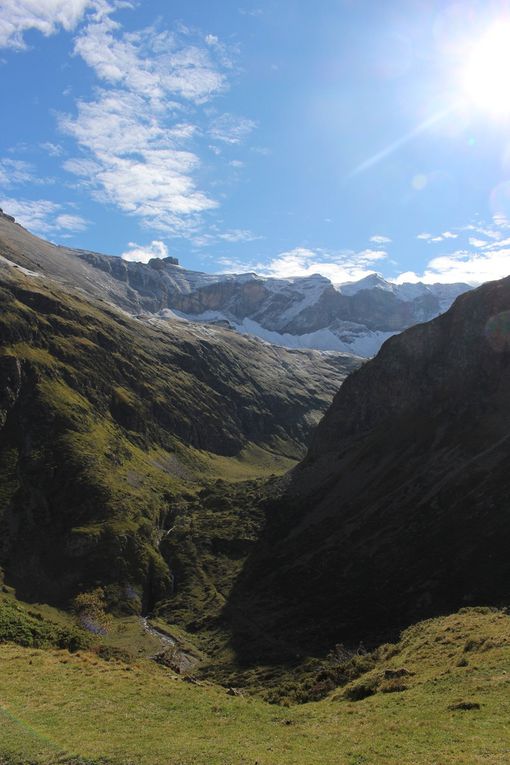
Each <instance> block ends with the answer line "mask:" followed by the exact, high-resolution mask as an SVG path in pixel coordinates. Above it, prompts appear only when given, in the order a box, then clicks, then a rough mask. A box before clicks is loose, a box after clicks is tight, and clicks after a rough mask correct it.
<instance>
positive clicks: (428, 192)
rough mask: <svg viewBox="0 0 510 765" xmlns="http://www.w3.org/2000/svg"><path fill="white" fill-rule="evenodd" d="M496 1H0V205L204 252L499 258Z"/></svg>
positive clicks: (430, 264)
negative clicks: (495, 54)
mask: <svg viewBox="0 0 510 765" xmlns="http://www.w3.org/2000/svg"><path fill="white" fill-rule="evenodd" d="M509 12H510V8H509V7H508V4H507V3H502V2H493V3H491V2H463V3H462V4H459V3H447V2H444V0H443V2H434V1H433V0H405V1H403V2H399V1H398V0H391V1H390V0H388V2H384V1H381V0H379V1H377V2H376V0H370V1H368V0H357V1H356V0H320V1H319V2H317V3H310V2H308V0H261V1H260V2H259V1H257V0H235V1H234V0H217V2H211V0H209V1H208V2H206V0H186V1H184V0H175V1H174V2H172V3H168V2H162V1H160V0H153V1H151V2H122V1H117V0H0V75H1V77H0V98H1V103H2V105H3V108H2V110H1V113H0V125H1V131H0V206H2V207H3V208H4V210H5V211H6V212H10V213H12V214H14V215H15V216H16V217H17V219H18V220H19V221H20V222H22V223H24V224H25V225H26V226H27V227H28V228H29V229H30V230H32V231H33V232H34V233H38V234H40V235H42V236H44V237H45V238H48V239H51V240H52V241H55V242H58V243H66V244H69V245H71V246H77V247H82V248H87V249H92V250H98V251H101V252H107V253H110V254H113V255H123V256H124V257H126V258H128V259H142V260H147V259H148V258H149V257H153V256H156V257H160V256H164V255H166V254H170V255H173V256H175V257H178V258H179V259H180V261H181V263H182V264H183V265H184V266H186V267H189V268H193V269H199V270H205V271H227V270H228V271H232V270H234V271H243V270H256V271H258V272H260V273H263V274H267V275H274V276H293V275H300V274H303V275H304V274H307V273H314V272H320V273H323V274H324V275H326V276H329V277H330V278H331V279H332V280H333V281H334V282H342V281H348V280H350V279H357V278H360V277H362V276H363V275H365V274H367V273H369V272H371V271H378V272H380V273H382V274H383V275H384V276H385V277H387V278H390V279H399V280H400V281H403V280H408V279H409V280H416V279H417V278H424V279H425V280H426V281H429V282H431V281H463V280H467V281H470V282H472V283H476V282H481V281H484V280H487V279H490V278H497V277H499V276H503V275H506V274H507V273H509V272H510V265H509V264H510V225H509V223H508V222H507V216H508V217H509V218H510V119H509V114H508V112H506V111H505V109H502V108H500V105H501V103H503V104H504V103H507V102H508V103H510V88H509V86H508V82H507V80H506V77H507V76H508V75H507V74H506V73H507V72H508V70H509V68H510V54H507V53H506V49H507V48H508V49H509V50H510V26H508V27H507V26H506V25H507V21H506V19H507V17H508V14H509ZM494 30H499V34H500V37H501V35H507V32H508V35H507V36H508V45H507V44H506V42H507V41H506V40H505V41H504V44H503V45H502V46H500V47H501V51H500V58H499V59H497V58H496V59H494V55H493V54H492V52H491V51H493V49H494V48H495V47H497V46H495V45H494V44H493V40H494V39H495V38H494ZM491 35H492V37H491ZM487 36H488V37H487ZM486 38H487V39H488V44H486V45H485V47H483V45H482V47H480V45H481V41H482V42H483V41H484V40H485V39H486ZM487 50H489V53H487ZM477 56H478V57H477ZM505 56H506V57H507V58H505ZM487 57H489V58H490V59H491V60H490V61H488V62H487ZM507 64H508V66H506V65H507ZM502 73H503V74H502ZM487 94H488V95H487Z"/></svg>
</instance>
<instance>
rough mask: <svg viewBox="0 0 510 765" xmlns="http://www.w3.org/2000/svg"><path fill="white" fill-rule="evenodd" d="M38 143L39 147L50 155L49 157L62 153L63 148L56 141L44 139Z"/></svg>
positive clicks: (59, 155) (58, 155)
mask: <svg viewBox="0 0 510 765" xmlns="http://www.w3.org/2000/svg"><path fill="white" fill-rule="evenodd" d="M39 145H40V147H41V149H42V150H43V151H45V152H46V154H49V155H50V157H61V156H62V154H63V153H64V149H63V148H62V146H60V144H58V143H52V142H51V141H46V142H45V143H41V144H39Z"/></svg>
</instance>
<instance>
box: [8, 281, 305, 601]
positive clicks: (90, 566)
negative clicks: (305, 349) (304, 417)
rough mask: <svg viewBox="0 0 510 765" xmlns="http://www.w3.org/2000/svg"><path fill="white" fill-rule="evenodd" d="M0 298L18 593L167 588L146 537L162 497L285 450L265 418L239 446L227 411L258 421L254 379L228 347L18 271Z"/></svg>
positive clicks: (13, 572) (239, 430)
mask: <svg viewBox="0 0 510 765" xmlns="http://www.w3.org/2000/svg"><path fill="white" fill-rule="evenodd" d="M0 298H1V301H2V308H3V310H2V312H0V345H1V349H0V389H3V390H7V391H8V394H7V400H6V402H4V401H3V400H2V397H1V393H2V390H0V410H3V411H4V412H5V411H6V412H7V414H6V423H5V426H4V428H3V430H2V439H1V442H0V528H2V532H3V542H2V541H0V564H2V562H4V564H5V566H6V569H7V571H8V573H9V575H10V576H11V580H12V581H13V583H15V584H16V586H17V587H18V588H19V590H20V594H21V596H22V597H25V598H27V597H35V598H38V599H41V598H44V599H45V600H52V601H54V602H57V601H60V602H63V601H64V600H66V599H67V598H68V597H69V596H70V594H71V593H73V592H75V591H76V590H77V589H80V588H87V587H89V586H92V584H93V583H94V582H95V581H100V582H103V583H106V584H108V583H111V584H112V585H113V584H116V583H118V584H120V585H121V587H124V585H125V584H126V583H127V584H128V585H129V586H130V587H131V586H132V587H134V588H135V590H136V593H137V595H139V596H143V597H145V598H146V599H147V602H148V604H149V605H150V603H151V602H153V601H154V600H155V599H157V598H158V597H160V596H161V595H162V594H163V593H165V592H166V591H167V582H168V571H167V569H166V566H165V564H164V563H163V561H162V559H161V557H160V556H159V553H158V552H157V546H158V542H159V528H160V527H161V524H162V522H163V519H164V517H165V516H166V515H167V514H168V513H169V511H171V508H172V506H173V499H174V498H175V497H176V496H178V495H179V494H180V493H181V492H182V491H186V492H188V493H190V492H191V493H193V492H194V491H195V490H196V488H197V486H200V485H204V483H206V482H208V481H210V480H212V479H214V478H215V477H216V476H218V475H219V474H222V475H224V476H225V477H228V478H229V479H231V480H234V481H239V480H245V479H246V478H252V477H260V476H263V475H268V474H270V473H280V472H283V471H284V470H287V469H288V468H289V467H290V466H292V465H293V464H294V460H293V459H292V458H290V457H289V456H288V454H289V453H291V452H292V451H293V449H295V448H296V447H295V445H294V446H292V445H289V444H287V445H286V444H285V443H283V441H282V440H281V438H280V435H281V429H280V430H278V428H276V430H275V431H274V434H275V435H274V437H271V438H270V437H269V435H270V434H269V431H268V432H267V436H268V438H267V442H266V443H261V444H259V445H255V444H250V442H249V441H248V435H249V432H248V431H249V426H248V424H247V423H246V422H242V421H241V420H240V419H239V413H238V412H242V413H243V415H244V414H245V415H246V416H247V417H248V416H252V415H253V418H254V420H255V421H257V419H258V420H261V419H264V418H266V415H267V414H268V412H267V411H265V409H264V412H262V411H260V412H259V415H260V416H259V417H257V416H256V415H257V412H256V410H257V407H258V406H260V407H262V408H264V407H266V404H265V403H264V404H263V403H262V398H260V397H259V398H258V399H257V396H256V395H255V394H254V396H252V392H251V387H250V386H252V387H253V386H255V387H256V386H257V385H259V388H261V389H262V388H263V386H262V384H261V381H260V380H259V381H258V382H257V381H256V380H255V381H253V380H251V379H250V377H249V374H247V373H245V372H243V370H242V369H241V367H240V365H239V360H238V359H237V357H236V355H235V354H236V353H237V351H231V350H229V348H228V345H227V344H222V342H220V341H218V342H216V344H215V342H213V341H208V340H207V341H206V340H201V339H196V338H195V339H193V337H191V336H190V337H188V336H187V335H185V336H184V337H183V338H181V339H179V338H178V337H177V336H174V335H171V334H168V333H165V332H164V331H163V330H161V329H154V328H151V327H148V326H144V325H140V324H135V323H134V322H132V321H131V320H128V319H126V318H125V317H123V316H122V315H121V314H119V313H118V312H116V311H112V310H111V309H110V308H108V307H101V306H99V305H97V304H93V303H91V302H90V301H87V300H84V299H83V298H81V297H80V296H78V295H72V294H68V295H64V294H62V293H61V292H59V291H58V290H55V288H54V287H52V286H51V284H49V285H48V284H45V285H42V284H41V283H40V282H37V281H34V282H33V283H32V282H31V281H30V280H29V279H27V278H25V277H23V276H21V275H17V276H16V275H14V276H10V277H9V278H6V280H5V282H4V283H3V287H2V288H1V289H0ZM182 331H183V332H185V331H184V330H182ZM238 342H240V343H241V344H242V342H244V341H243V340H242V339H240V340H239V341H238ZM250 347H251V346H250ZM258 347H259V346H257V348H258ZM264 353H265V350H264V349H263V348H262V346H261V354H262V358H261V361H260V363H261V364H262V366H263V362H264V359H265V357H264ZM266 360H267V359H266ZM16 363H18V365H19V366H18V369H19V370H20V372H19V379H16V374H17V373H16V368H15V364H16ZM229 365H231V366H229ZM195 367H196V368H195ZM241 383H242V384H241ZM17 386H18V387H19V391H18V392H17V393H16V388H17ZM234 389H235V390H234ZM245 389H246V390H245ZM9 390H10V391H11V393H9ZM303 391H304V389H303V390H302V391H301V394H303V396H302V397H303V400H304V392H303ZM266 393H267V394H268V395H269V394H270V391H267V392H266ZM266 393H263V394H261V395H266ZM301 394H299V395H301ZM278 395H280V394H279V393H278V394H277V393H275V402H276V403H274V404H272V405H274V407H275V409H277V408H278V406H279V404H278V401H279V399H278ZM287 395H288V396H289V402H288V406H289V413H290V412H291V411H292V407H291V404H290V399H291V396H292V392H291V391H288V392H287ZM9 396H11V398H10V400H9ZM16 396H17V398H16ZM246 397H247V398H248V399H249V400H250V402H251V403H250V406H251V407H252V409H253V412H252V411H251V409H250V408H249V407H248V406H245V398H246ZM235 401H237V404H234V402H235ZM285 406H287V404H286V405H285ZM236 407H237V409H236ZM266 408H267V407H266ZM258 433H259V435H260V433H261V431H258ZM279 433H280V435H278V434H279ZM49 434H51V437H48V436H49ZM290 441H292V439H290ZM200 444H203V445H204V447H206V448H207V449H209V450H210V451H204V450H201V449H199V448H197V447H198V446H200ZM287 447H288V448H287ZM215 450H216V451H217V452H218V453H216V454H214V453H212V452H214V451H215ZM222 450H223V453H222ZM226 455H230V456H229V457H228V456H226ZM9 539H11V542H9V541H8V540H9ZM2 546H3V548H4V549H3V550H2ZM55 550H58V551H59V555H58V556H55ZM17 560H21V561H23V566H22V567H21V568H22V570H21V568H20V567H19V566H17V564H16V561H17ZM28 560H30V561H31V564H30V565H28V563H27V561H28ZM69 572H73V575H72V576H71V575H70V573H69Z"/></svg>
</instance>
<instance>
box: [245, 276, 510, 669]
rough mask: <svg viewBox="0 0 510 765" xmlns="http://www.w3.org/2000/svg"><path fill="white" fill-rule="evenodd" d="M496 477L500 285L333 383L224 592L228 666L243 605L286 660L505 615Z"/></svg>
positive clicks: (501, 421)
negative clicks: (301, 453)
mask: <svg viewBox="0 0 510 765" xmlns="http://www.w3.org/2000/svg"><path fill="white" fill-rule="evenodd" d="M509 466H510V278H507V279H503V280H501V281H499V282H492V283H489V284H486V285H484V286H483V287H480V288H479V289H477V290H475V291H474V292H472V293H469V294H466V295H463V296H462V297H460V298H459V299H458V300H457V301H456V303H455V304H454V306H453V307H452V308H451V309H450V310H449V311H448V312H447V313H446V314H444V315H443V316H441V317H439V318H437V319H435V320H434V321H432V322H429V323H428V324H424V325H419V326H416V327H414V328H411V329H409V330H407V331H406V332H404V333H403V334H401V335H399V336H397V337H395V338H392V339H391V340H389V341H388V342H386V343H385V345H384V346H383V348H382V349H381V351H380V353H379V354H378V356H377V357H376V358H375V359H373V360H372V361H370V362H368V363H367V364H366V365H365V366H363V367H362V368H361V369H359V370H358V371H356V372H354V373H353V374H352V375H351V376H350V377H349V378H348V379H347V380H346V382H345V383H344V385H343V386H342V388H341V390H340V392H339V393H338V394H337V396H336V397H335V399H334V402H333V404H332V406H331V407H330V409H329V410H328V412H327V414H326V415H325V417H324V419H323V421H322V422H321V424H320V425H319V427H318V429H317V431H316V434H315V436H314V439H313V443H312V446H311V448H310V450H309V453H308V456H307V457H306V459H305V460H304V461H303V462H302V463H301V465H300V466H299V467H298V468H296V470H295V471H294V472H293V474H292V481H291V484H290V486H289V488H288V489H287V492H286V494H285V496H284V497H283V499H282V500H281V501H277V502H276V503H274V505H273V507H272V508H270V510H269V513H268V515H269V519H268V528H267V531H266V535H265V538H264V539H263V540H262V541H261V543H260V544H259V546H258V548H257V550H256V551H255V552H254V553H253V554H252V556H251V558H250V559H249V561H248V563H247V565H246V567H245V571H244V574H243V576H242V577H241V578H240V580H239V582H238V585H237V590H236V592H235V593H234V595H233V598H232V601H231V607H230V609H231V610H230V613H231V615H232V618H233V620H234V622H237V629H238V641H237V645H238V647H239V651H240V652H241V655H245V656H246V654H247V650H248V652H250V651H251V653H252V655H253V656H256V655H257V651H258V650H259V648H260V646H257V645H254V644H253V641H252V645H251V647H250V648H249V649H246V646H245V645H244V643H245V641H246V640H248V642H249V629H247V626H246V623H243V620H242V619H240V618H238V616H237V615H238V610H239V608H242V604H243V603H249V611H250V617H251V618H252V619H254V620H256V622H257V624H258V628H259V630H260V631H261V632H264V631H267V633H268V634H272V635H274V636H277V637H279V638H280V639H281V645H282V646H286V647H287V649H288V653H289V654H293V653H294V654H295V653H300V652H306V651H310V650H323V649H325V648H327V647H328V646H331V645H332V644H334V643H335V642H338V641H342V640H357V641H359V640H360V639H363V640H365V639H369V640H379V639H381V638H382V637H384V636H385V635H387V634H393V633H394V632H395V630H397V629H398V628H399V627H401V626H403V625H406V624H409V623H411V622H413V621H415V620H416V619H418V618H421V617H423V616H429V615H433V614H438V613H445V612H447V611H448V610H451V609H454V608H456V607H458V606H459V605H464V604H478V603H482V604H483V603H506V602H508V599H509V598H510V558H509V556H508V549H509V545H510V515H509V512H510V511H509V505H508V497H509V496H510V470H509ZM236 609H237V610H236Z"/></svg>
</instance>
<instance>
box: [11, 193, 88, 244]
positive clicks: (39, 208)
mask: <svg viewBox="0 0 510 765" xmlns="http://www.w3.org/2000/svg"><path fill="white" fill-rule="evenodd" d="M0 207H1V208H2V209H3V210H4V211H5V212H6V213H8V214H9V215H14V217H15V218H16V220H17V221H18V223H21V225H22V226H25V228H28V229H29V230H30V231H33V232H35V233H38V234H45V235H48V234H55V233H72V232H77V231H84V230H85V229H86V228H87V226H88V221H86V220H85V219H84V218H82V217H81V216H79V215H74V214H72V213H68V212H66V211H65V207H64V206H63V205H61V204H57V203H56V202H51V201H50V200H48V199H12V198H9V197H4V198H3V199H0Z"/></svg>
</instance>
